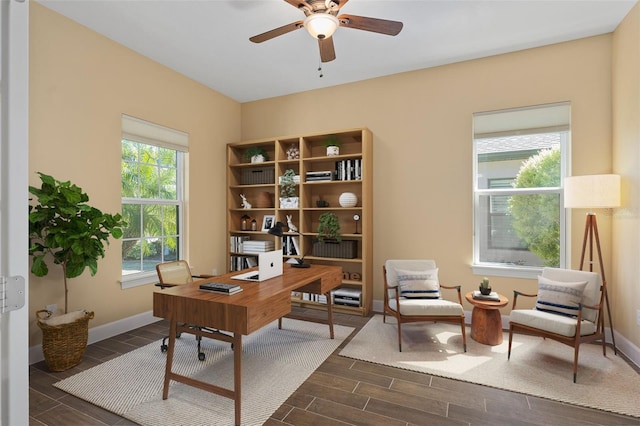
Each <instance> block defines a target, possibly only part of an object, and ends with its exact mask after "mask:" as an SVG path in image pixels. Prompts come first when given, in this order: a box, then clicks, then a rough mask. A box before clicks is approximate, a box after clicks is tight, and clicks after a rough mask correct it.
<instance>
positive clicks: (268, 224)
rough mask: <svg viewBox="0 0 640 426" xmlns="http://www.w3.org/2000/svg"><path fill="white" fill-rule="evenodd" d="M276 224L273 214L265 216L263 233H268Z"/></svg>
mask: <svg viewBox="0 0 640 426" xmlns="http://www.w3.org/2000/svg"><path fill="white" fill-rule="evenodd" d="M275 223H276V217H275V216H274V215H272V214H265V215H264V219H263V220H262V231H263V232H267V231H268V230H269V229H271V228H273V225H275Z"/></svg>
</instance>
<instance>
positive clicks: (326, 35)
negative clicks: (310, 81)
mask: <svg viewBox="0 0 640 426" xmlns="http://www.w3.org/2000/svg"><path fill="white" fill-rule="evenodd" d="M284 1H286V2H287V3H289V4H290V5H291V6H293V7H295V8H297V9H299V10H302V11H303V12H304V14H305V16H306V18H304V20H303V21H296V22H292V23H291V24H287V25H284V26H282V27H279V28H275V29H273V30H271V31H267V32H265V33H262V34H258V35H256V36H253V37H251V38H250V39H249V40H251V41H252V42H254V43H262V42H263V41H267V40H271V39H272V38H275V37H277V36H280V35H283V34H286V33H288V32H291V31H293V30H297V29H299V28H303V27H304V28H306V29H307V31H308V32H309V34H310V35H311V36H312V37H314V38H317V39H318V46H319V47H320V59H321V60H322V62H329V61H333V60H334V59H335V58H336V52H335V49H334V47H333V37H332V36H333V33H334V32H335V31H336V29H338V27H339V26H340V27H345V28H355V29H357V30H365V31H371V32H374V33H380V34H386V35H391V36H394V35H397V34H398V33H399V32H400V30H402V22H398V21H389V20H386V19H378V18H367V17H365V16H356V15H340V16H336V15H337V14H338V12H339V11H340V9H341V8H342V7H344V5H345V4H347V2H348V1H349V0H284Z"/></svg>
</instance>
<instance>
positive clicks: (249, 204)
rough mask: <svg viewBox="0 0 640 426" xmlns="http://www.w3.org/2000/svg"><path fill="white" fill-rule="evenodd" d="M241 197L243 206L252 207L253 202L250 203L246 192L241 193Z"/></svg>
mask: <svg viewBox="0 0 640 426" xmlns="http://www.w3.org/2000/svg"><path fill="white" fill-rule="evenodd" d="M240 198H242V203H241V205H242V207H243V208H245V209H250V208H251V203H249V202H248V201H247V197H245V196H244V194H240Z"/></svg>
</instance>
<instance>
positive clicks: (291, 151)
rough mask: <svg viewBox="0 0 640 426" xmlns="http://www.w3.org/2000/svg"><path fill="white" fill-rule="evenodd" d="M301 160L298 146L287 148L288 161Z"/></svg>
mask: <svg viewBox="0 0 640 426" xmlns="http://www.w3.org/2000/svg"><path fill="white" fill-rule="evenodd" d="M298 158H300V149H298V146H297V145H294V144H291V145H289V148H287V160H297V159H298Z"/></svg>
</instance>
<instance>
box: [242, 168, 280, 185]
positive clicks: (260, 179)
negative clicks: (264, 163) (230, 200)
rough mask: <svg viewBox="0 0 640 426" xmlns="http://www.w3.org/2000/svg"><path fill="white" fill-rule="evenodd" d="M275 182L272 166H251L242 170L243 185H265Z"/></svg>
mask: <svg viewBox="0 0 640 426" xmlns="http://www.w3.org/2000/svg"><path fill="white" fill-rule="evenodd" d="M274 182H275V170H274V168H273V167H251V168H246V169H244V170H242V184H243V185H265V184H273V183H274Z"/></svg>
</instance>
